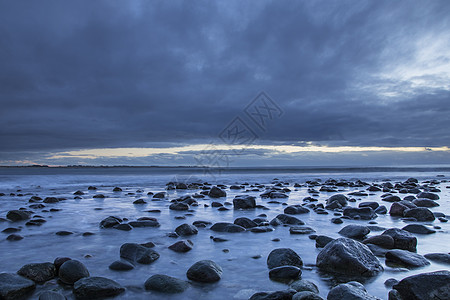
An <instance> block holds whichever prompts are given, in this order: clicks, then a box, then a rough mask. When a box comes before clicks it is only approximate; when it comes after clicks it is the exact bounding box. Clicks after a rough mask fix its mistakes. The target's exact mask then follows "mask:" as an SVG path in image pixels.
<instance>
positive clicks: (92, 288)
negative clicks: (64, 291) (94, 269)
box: [73, 277, 125, 299]
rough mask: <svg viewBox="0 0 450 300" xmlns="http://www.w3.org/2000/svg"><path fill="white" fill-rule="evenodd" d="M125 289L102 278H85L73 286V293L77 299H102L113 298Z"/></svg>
mask: <svg viewBox="0 0 450 300" xmlns="http://www.w3.org/2000/svg"><path fill="white" fill-rule="evenodd" d="M124 291H125V289H124V288H123V287H122V286H121V285H120V284H118V283H117V282H115V281H114V280H111V279H108V278H104V277H86V278H82V279H80V280H78V281H77V282H75V284H74V285H73V293H74V295H75V297H76V298H77V299H102V298H106V297H114V296H117V295H119V294H121V293H123V292H124Z"/></svg>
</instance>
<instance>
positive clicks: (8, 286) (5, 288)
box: [0, 273, 36, 300]
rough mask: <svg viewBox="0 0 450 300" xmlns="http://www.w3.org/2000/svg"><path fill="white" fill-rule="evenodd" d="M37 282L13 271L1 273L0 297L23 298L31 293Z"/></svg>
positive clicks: (9, 298) (9, 299)
mask: <svg viewBox="0 0 450 300" xmlns="http://www.w3.org/2000/svg"><path fill="white" fill-rule="evenodd" d="M35 287H36V284H35V283H34V282H33V281H32V280H29V279H27V278H24V277H22V276H20V275H17V274H12V273H0V299H5V300H14V299H22V298H24V297H25V296H26V295H27V294H28V293H31V292H32V291H33V290H34V289H35Z"/></svg>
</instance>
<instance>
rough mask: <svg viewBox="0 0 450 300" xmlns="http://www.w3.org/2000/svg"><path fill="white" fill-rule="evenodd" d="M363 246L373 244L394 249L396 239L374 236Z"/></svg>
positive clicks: (365, 241)
mask: <svg viewBox="0 0 450 300" xmlns="http://www.w3.org/2000/svg"><path fill="white" fill-rule="evenodd" d="M363 244H372V245H377V246H379V247H382V248H385V249H392V248H394V239H393V238H392V237H391V236H389V235H374V236H371V237H369V238H367V239H365V240H364V241H363Z"/></svg>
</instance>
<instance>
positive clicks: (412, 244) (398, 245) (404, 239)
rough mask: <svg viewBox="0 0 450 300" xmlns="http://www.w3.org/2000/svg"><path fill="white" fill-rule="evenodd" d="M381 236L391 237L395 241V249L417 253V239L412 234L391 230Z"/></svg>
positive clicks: (395, 229) (396, 229)
mask: <svg viewBox="0 0 450 300" xmlns="http://www.w3.org/2000/svg"><path fill="white" fill-rule="evenodd" d="M381 235H389V236H390V237H392V238H393V239H394V247H393V248H395V249H402V250H408V251H412V252H416V247H417V238H416V237H415V236H413V235H412V234H411V233H409V232H408V231H405V230H401V229H398V228H391V229H388V230H386V231H384V232H383V233H382V234H381Z"/></svg>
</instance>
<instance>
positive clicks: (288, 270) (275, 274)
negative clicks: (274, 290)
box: [269, 266, 302, 282]
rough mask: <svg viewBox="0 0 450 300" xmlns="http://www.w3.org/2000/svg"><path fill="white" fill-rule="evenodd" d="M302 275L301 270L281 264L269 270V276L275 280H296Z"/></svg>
mask: <svg viewBox="0 0 450 300" xmlns="http://www.w3.org/2000/svg"><path fill="white" fill-rule="evenodd" d="M301 275H302V270H300V268H298V267H294V266H281V267H276V268H273V269H271V270H270V271H269V278H270V279H272V280H275V281H281V282H289V281H291V280H296V279H298V278H299V277H300V276H301Z"/></svg>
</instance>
